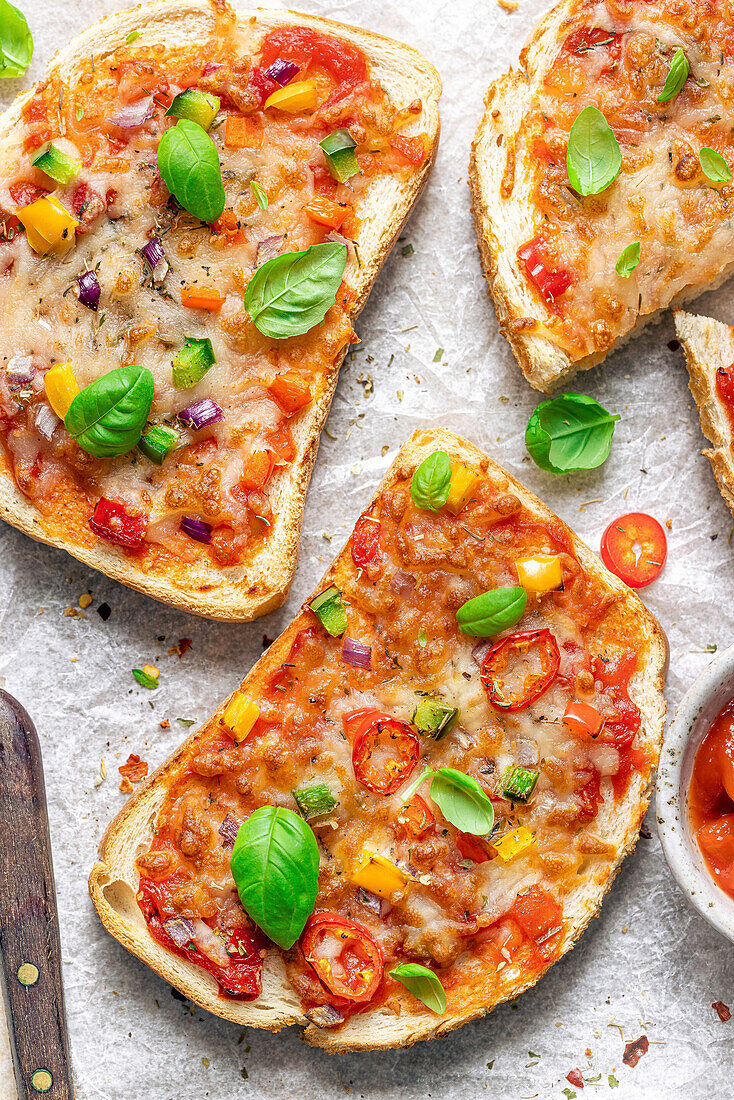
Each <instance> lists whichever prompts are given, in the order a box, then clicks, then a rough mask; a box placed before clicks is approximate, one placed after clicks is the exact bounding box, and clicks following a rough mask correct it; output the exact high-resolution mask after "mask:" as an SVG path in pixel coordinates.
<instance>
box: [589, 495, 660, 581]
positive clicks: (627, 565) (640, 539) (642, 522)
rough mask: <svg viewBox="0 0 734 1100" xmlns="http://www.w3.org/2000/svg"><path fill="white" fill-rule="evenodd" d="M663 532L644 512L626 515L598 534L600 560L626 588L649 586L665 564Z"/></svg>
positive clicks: (654, 520) (656, 522)
mask: <svg viewBox="0 0 734 1100" xmlns="http://www.w3.org/2000/svg"><path fill="white" fill-rule="evenodd" d="M667 552H668V542H667V539H666V538H665V531H664V530H663V529H662V527H661V526H660V524H659V523H658V521H657V520H656V519H653V517H652V516H648V515H646V514H645V512H629V513H628V514H627V515H626V516H620V517H619V519H615V520H614V522H613V523H610V524H609V526H608V527H607V529H606V531H605V532H604V534H603V535H602V540H601V560H602V561H603V562H604V564H605V565H606V567H607V569H609V570H611V572H612V573H614V574H615V576H617V577H619V579H620V580H622V581H624V583H625V584H628V585H629V586H630V588H645V587H646V586H647V585H648V584H652V582H653V581H654V580H655V578H656V577H657V576H658V574H659V573H660V572H661V571H662V568H663V566H664V565H665V557H666V555H667Z"/></svg>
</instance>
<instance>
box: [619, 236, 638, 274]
mask: <svg viewBox="0 0 734 1100" xmlns="http://www.w3.org/2000/svg"><path fill="white" fill-rule="evenodd" d="M640 251H641V249H640V242H639V241H633V242H632V244H628V245H627V247H626V248H623V249H622V251H621V252H620V254H619V259H618V260H617V274H618V275H621V276H622V278H623V279H629V277H630V275H631V274H632V272H633V271H634V270H635V268H636V267H637V265H638V263H639V262H640Z"/></svg>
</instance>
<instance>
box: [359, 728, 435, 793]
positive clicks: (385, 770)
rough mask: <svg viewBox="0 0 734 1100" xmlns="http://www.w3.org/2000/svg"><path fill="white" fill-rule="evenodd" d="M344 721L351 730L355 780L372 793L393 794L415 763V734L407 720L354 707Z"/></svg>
mask: <svg viewBox="0 0 734 1100" xmlns="http://www.w3.org/2000/svg"><path fill="white" fill-rule="evenodd" d="M358 716H359V718H360V719H361V720H359V721H356V719H357V717H358ZM344 724H345V727H346V729H347V731H348V732H350V733H351V732H352V731H353V732H354V741H353V743H352V767H353V768H354V774H355V776H356V778H357V779H358V781H359V782H360V783H361V784H362V786H363V787H366V788H367V790H368V791H373V792H374V793H375V794H392V793H393V792H394V791H396V790H397V789H398V787H400V786H401V785H402V784H403V783H404V782H405V780H406V779H407V778H408V777H409V776H410V774H411V772H412V771H413V769H414V768H415V766H416V764H417V763H418V755H419V753H420V743H419V741H418V738H417V736H416V735H415V734H414V733H413V731H412V729H411V728H410V726H409V725H407V723H405V722H400V721H399V720H398V719H397V718H393V717H392V716H391V715H389V714H383V713H381V712H380V711H379V710H366V711H357V712H355V714H352V715H347V716H346V717H345V720H344Z"/></svg>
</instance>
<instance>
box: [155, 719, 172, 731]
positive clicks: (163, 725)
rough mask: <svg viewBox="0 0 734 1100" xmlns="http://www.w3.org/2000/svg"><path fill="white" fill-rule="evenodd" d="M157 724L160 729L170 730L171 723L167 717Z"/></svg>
mask: <svg viewBox="0 0 734 1100" xmlns="http://www.w3.org/2000/svg"><path fill="white" fill-rule="evenodd" d="M158 725H159V726H160V727H161V729H162V730H170V728H171V723H170V722H169V721H168V719H167V718H164V719H163V721H162V722H159V723H158Z"/></svg>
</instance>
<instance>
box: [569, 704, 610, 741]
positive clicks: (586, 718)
mask: <svg viewBox="0 0 734 1100" xmlns="http://www.w3.org/2000/svg"><path fill="white" fill-rule="evenodd" d="M563 724H564V726H568V728H569V729H570V730H571V732H572V733H575V734H576V736H577V737H580V738H582V740H584V741H589V740H592V741H593V740H594V739H595V738H596V737H598V736H599V734H600V733H601V731H602V726H603V725H604V716H603V715H601V714H599V711H598V710H597V709H596V707H592V706H590V705H589V703H580V702H578V700H576V701H574V702H572V703H569V704H568V706H567V707H566V710H565V712H564V715H563Z"/></svg>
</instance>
